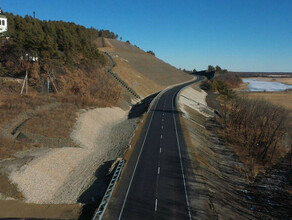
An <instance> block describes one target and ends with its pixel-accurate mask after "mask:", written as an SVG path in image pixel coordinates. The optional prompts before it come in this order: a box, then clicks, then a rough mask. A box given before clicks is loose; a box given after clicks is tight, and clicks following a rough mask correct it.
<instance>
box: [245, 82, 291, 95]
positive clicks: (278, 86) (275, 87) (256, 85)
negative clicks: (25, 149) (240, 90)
mask: <svg viewBox="0 0 292 220" xmlns="http://www.w3.org/2000/svg"><path fill="white" fill-rule="evenodd" d="M243 82H245V83H248V87H249V88H248V89H247V90H246V91H251V92H260V91H267V92H274V91H285V90H287V89H292V85H286V84H284V83H279V82H265V81H261V80H258V79H243Z"/></svg>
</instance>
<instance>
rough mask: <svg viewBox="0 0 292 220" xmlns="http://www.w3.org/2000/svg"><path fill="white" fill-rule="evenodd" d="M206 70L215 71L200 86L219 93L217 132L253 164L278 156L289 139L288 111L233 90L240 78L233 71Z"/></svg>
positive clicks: (209, 68)
mask: <svg viewBox="0 0 292 220" xmlns="http://www.w3.org/2000/svg"><path fill="white" fill-rule="evenodd" d="M208 71H216V75H215V77H214V78H213V79H211V80H207V81H205V82H203V83H202V84H201V88H202V89H204V90H208V91H213V92H217V93H219V100H221V108H220V109H219V113H220V114H219V116H220V117H218V118H217V121H218V122H219V123H220V124H221V126H222V127H221V128H222V129H221V130H220V131H219V133H221V134H222V135H223V136H224V138H225V139H226V140H227V142H229V143H231V144H233V145H235V146H239V147H240V148H241V149H242V151H243V152H245V154H246V155H247V157H248V158H250V159H251V161H254V162H253V163H254V165H255V164H261V165H265V164H266V163H271V162H272V161H273V160H274V159H279V157H280V156H281V151H284V150H283V149H284V148H285V142H287V141H288V140H290V141H291V137H289V133H288V131H289V127H288V126H289V125H288V123H287V122H288V120H289V118H288V117H289V113H288V111H287V110H286V109H284V108H283V107H281V106H278V105H274V104H272V103H270V102H268V101H266V100H262V99H250V98H248V96H243V95H241V94H238V93H236V92H234V90H233V88H235V87H238V86H239V85H240V83H241V82H242V81H241V78H240V77H239V76H238V75H237V74H236V73H234V72H228V71H227V70H222V69H221V68H218V66H217V67H215V68H214V67H212V66H209V67H208ZM288 142H289V141H288ZM290 150H291V149H290Z"/></svg>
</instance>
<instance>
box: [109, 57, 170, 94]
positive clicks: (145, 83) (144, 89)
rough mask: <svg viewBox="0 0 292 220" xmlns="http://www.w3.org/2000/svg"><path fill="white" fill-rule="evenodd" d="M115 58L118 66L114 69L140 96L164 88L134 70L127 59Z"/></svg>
mask: <svg viewBox="0 0 292 220" xmlns="http://www.w3.org/2000/svg"><path fill="white" fill-rule="evenodd" d="M114 60H115V62H116V66H115V67H114V69H113V71H114V72H115V73H116V74H117V75H118V76H119V77H121V78H122V79H123V80H124V81H125V82H126V83H127V84H128V85H129V86H130V87H131V88H132V89H133V90H134V91H135V92H136V93H137V94H139V95H140V96H142V97H146V96H148V95H149V94H152V93H155V92H158V91H160V90H162V89H163V88H164V87H163V86H160V85H157V84H156V83H155V82H153V81H151V80H149V79H147V78H146V77H145V76H143V75H142V74H141V73H139V72H137V71H136V70H134V69H133V68H132V67H131V65H130V64H129V63H128V62H127V61H126V60H123V59H121V58H119V57H118V58H115V59H114Z"/></svg>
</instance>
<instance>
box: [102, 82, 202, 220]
mask: <svg viewBox="0 0 292 220" xmlns="http://www.w3.org/2000/svg"><path fill="white" fill-rule="evenodd" d="M201 79H202V77H198V78H197V79H196V80H194V81H192V82H188V83H186V84H183V85H179V86H176V87H174V88H171V89H168V90H167V91H165V92H164V93H163V94H161V95H160V96H158V97H157V99H156V101H155V102H154V104H153V105H152V107H151V109H150V112H149V114H148V117H147V119H146V123H145V126H144V128H143V130H142V134H141V136H140V138H139V140H138V142H137V145H136V146H135V149H134V152H133V154H132V156H131V159H130V160H129V161H128V165H127V167H126V169H125V170H124V171H123V175H122V177H121V178H120V180H119V184H118V186H117V188H116V189H115V193H114V194H113V197H112V199H111V202H110V203H109V206H108V208H107V211H106V213H105V215H104V218H103V219H115V220H116V219H127V220H128V219H135V220H138V219H147V220H149V219H176V220H177V219H192V211H191V208H190V207H189V197H188V190H189V189H188V187H187V180H186V178H187V175H186V171H185V168H184V167H185V164H186V163H187V159H186V158H187V150H186V146H185V144H184V140H183V135H182V131H181V126H180V122H179V118H178V112H177V109H176V106H175V105H176V101H175V100H176V95H177V93H178V92H179V91H180V90H181V89H182V88H183V87H185V86H187V85H190V84H192V83H194V82H197V81H200V80H201Z"/></svg>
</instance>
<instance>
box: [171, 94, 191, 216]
mask: <svg viewBox="0 0 292 220" xmlns="http://www.w3.org/2000/svg"><path fill="white" fill-rule="evenodd" d="M176 94H177V93H175V94H174V95H173V97H172V99H174V98H175V95H176ZM172 108H173V107H172ZM174 110H175V109H174V108H173V120H174V127H175V133H176V141H177V148H178V154H179V160H180V168H181V172H182V176H183V182H184V189H185V195H186V202H187V207H188V213H189V219H192V214H191V210H190V204H189V198H188V193H187V186H186V179H185V174H184V169H183V164H182V158H181V152H180V144H179V139H178V133H177V126H176V121H175V116H174Z"/></svg>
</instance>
